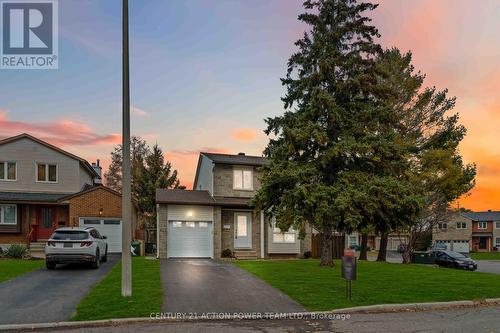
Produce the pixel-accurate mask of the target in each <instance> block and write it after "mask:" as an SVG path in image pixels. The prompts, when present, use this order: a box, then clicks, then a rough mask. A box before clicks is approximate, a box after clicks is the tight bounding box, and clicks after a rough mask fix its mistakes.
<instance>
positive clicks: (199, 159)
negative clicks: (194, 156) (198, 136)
mask: <svg viewBox="0 0 500 333" xmlns="http://www.w3.org/2000/svg"><path fill="white" fill-rule="evenodd" d="M202 158H203V156H202V154H201V153H200V155H199V156H198V164H197V165H196V172H195V174H194V182H193V190H196V184H198V173H199V172H200V166H201V159H202Z"/></svg>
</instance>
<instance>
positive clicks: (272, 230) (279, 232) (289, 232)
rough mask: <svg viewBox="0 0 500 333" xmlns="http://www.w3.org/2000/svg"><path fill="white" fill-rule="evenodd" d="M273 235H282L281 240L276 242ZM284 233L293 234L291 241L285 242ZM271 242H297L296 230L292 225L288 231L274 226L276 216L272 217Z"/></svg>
mask: <svg viewBox="0 0 500 333" xmlns="http://www.w3.org/2000/svg"><path fill="white" fill-rule="evenodd" d="M275 229H279V231H275ZM274 235H283V241H282V242H278V241H275V240H274ZM286 235H293V242H287V241H286V240H285V236H286ZM271 242H272V243H273V244H297V231H296V230H294V229H293V228H292V227H290V228H289V229H288V231H281V229H280V228H278V227H276V218H275V217H273V218H272V220H271Z"/></svg>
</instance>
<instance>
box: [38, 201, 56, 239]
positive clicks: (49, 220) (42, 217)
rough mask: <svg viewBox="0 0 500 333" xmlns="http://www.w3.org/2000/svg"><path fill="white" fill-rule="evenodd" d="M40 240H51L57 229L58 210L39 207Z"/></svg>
mask: <svg viewBox="0 0 500 333" xmlns="http://www.w3.org/2000/svg"><path fill="white" fill-rule="evenodd" d="M36 220H37V224H38V239H49V238H50V236H51V235H52V233H53V232H54V230H55V229H56V208H55V207H39V208H38V210H37V218H36Z"/></svg>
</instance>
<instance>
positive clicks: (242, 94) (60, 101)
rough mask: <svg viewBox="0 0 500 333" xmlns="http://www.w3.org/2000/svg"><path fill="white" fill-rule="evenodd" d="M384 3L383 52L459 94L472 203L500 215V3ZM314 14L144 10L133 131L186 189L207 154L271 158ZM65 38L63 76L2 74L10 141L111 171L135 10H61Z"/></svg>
mask: <svg viewBox="0 0 500 333" xmlns="http://www.w3.org/2000/svg"><path fill="white" fill-rule="evenodd" d="M380 2H381V5H380V7H379V8H378V9H377V11H376V12H375V13H374V14H373V15H372V16H373V18H374V23H375V24H376V25H377V26H378V27H379V29H380V32H381V33H382V40H381V41H382V43H383V45H384V46H398V47H400V48H401V49H402V50H405V51H407V50H410V49H411V50H412V51H413V53H414V61H415V64H416V66H417V68H418V69H421V70H422V71H423V72H424V73H427V74H428V76H427V84H429V85H436V86H438V87H439V88H444V87H448V88H449V89H450V93H451V94H453V95H457V97H458V104H457V111H459V112H460V113H461V115H462V121H463V122H464V124H465V125H466V126H467V127H468V128H469V136H468V138H467V139H466V141H465V142H464V144H463V152H464V156H465V157H466V159H467V160H470V161H477V162H478V164H479V171H480V173H479V177H478V188H479V190H476V193H473V196H472V197H473V198H474V202H478V201H481V205H479V206H480V207H481V208H486V207H489V208H495V207H492V205H494V204H496V202H498V199H499V198H500V194H499V192H498V191H497V190H496V188H498V187H499V186H498V185H500V178H499V177H498V176H496V174H498V172H497V171H500V167H497V165H500V163H498V162H500V148H496V147H491V142H495V141H498V139H499V138H500V133H499V131H498V116H499V115H500V100H499V98H498V89H500V69H499V66H498V59H500V58H499V57H500V46H499V43H498V42H497V41H498V34H499V33H500V23H499V22H500V19H499V18H500V4H499V3H498V2H497V1H495V0H483V1H481V6H478V5H477V2H475V1H467V0H442V1H439V2H437V1H432V0H413V1H407V0H383V1H380ZM301 3H302V1H299V0H251V1H250V0H248V1H246V0H245V1H243V0H242V1H236V0H187V1H186V0H169V1H163V0H147V1H144V0H130V46H131V90H132V95H131V97H132V98H131V100H132V106H133V108H132V109H133V110H132V132H133V133H134V134H137V135H140V136H143V137H144V138H146V139H147V140H148V141H149V142H150V143H154V142H158V143H159V144H160V145H161V147H162V148H163V149H164V151H165V152H166V155H167V158H168V159H170V160H172V162H173V163H174V167H176V168H178V169H179V173H180V176H181V181H182V182H183V183H185V184H187V185H188V186H189V185H190V184H191V183H192V181H193V173H194V169H195V162H196V159H197V154H198V152H199V151H200V150H212V151H221V152H231V153H237V152H239V151H245V152H247V153H251V154H260V153H261V151H262V149H263V148H264V147H265V144H266V141H267V139H266V137H265V136H264V135H263V133H262V129H263V128H264V126H265V124H264V121H263V119H264V118H266V117H269V116H273V115H277V114H280V113H282V112H283V104H282V102H281V100H280V97H281V96H282V95H283V91H284V90H283V88H282V86H281V83H280V80H279V79H280V77H283V76H284V74H285V71H286V61H287V60H288V57H289V56H290V55H291V53H292V52H293V50H294V49H295V48H294V46H293V43H294V42H295V40H297V39H298V38H299V37H300V36H301V35H302V33H303V31H304V30H305V27H304V26H303V25H302V24H301V23H300V22H298V21H297V19H296V18H297V15H298V14H299V13H301V12H302V8H301ZM59 31H60V33H59V35H60V36H59V37H60V39H59V69H58V70H24V71H16V70H1V71H0V91H1V93H0V136H1V137H5V136H10V135H15V134H18V133H19V132H20V131H21V132H24V131H29V132H30V133H31V134H33V135H35V136H38V137H40V138H42V139H45V140H47V141H49V142H52V143H55V144H58V145H60V146H62V147H63V148H65V149H67V150H69V151H71V152H73V153H76V154H79V155H81V156H82V157H84V158H86V159H88V160H90V161H92V160H95V159H97V158H99V159H101V160H102V161H103V162H104V164H105V165H106V164H107V163H108V162H109V152H110V151H111V150H112V148H113V145H114V144H116V143H117V142H119V139H120V138H119V133H120V131H121V0H62V1H59ZM495 124H496V125H495ZM479 162H480V163H479ZM470 202H472V201H470ZM479 206H477V207H479ZM496 208H500V207H496Z"/></svg>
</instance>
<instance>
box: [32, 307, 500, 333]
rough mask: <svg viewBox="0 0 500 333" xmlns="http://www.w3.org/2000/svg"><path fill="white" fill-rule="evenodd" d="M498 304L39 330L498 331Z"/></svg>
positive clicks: (180, 332) (175, 332) (211, 332)
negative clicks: (331, 316)
mask: <svg viewBox="0 0 500 333" xmlns="http://www.w3.org/2000/svg"><path fill="white" fill-rule="evenodd" d="M499 313H500V307H479V308H464V309H450V310H439V311H429V312H404V313H381V314H353V315H351V317H350V318H349V319H345V320H329V319H312V318H308V319H287V320H254V321H250V320H247V321H211V322H178V323H159V322H154V321H151V322H148V323H142V324H132V325H121V326H107V327H94V328H91V327H87V328H78V329H69V330H66V329H58V330H42V331H40V332H67V333H104V332H106V333H137V332H141V333H153V332H155V333H157V332H158V333H159V332H162V333H194V332H203V333H205V332H206V333H232V332H237V333H238V332H241V333H250V332H267V333H275V332H276V333H278V332H280V333H281V332H360V333H367V332H389V333H390V332H419V333H420V332H453V333H462V332H463V333H469V332H475V333H482V332H485V333H491V332H499V331H500V316H499V315H498V314H499Z"/></svg>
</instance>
